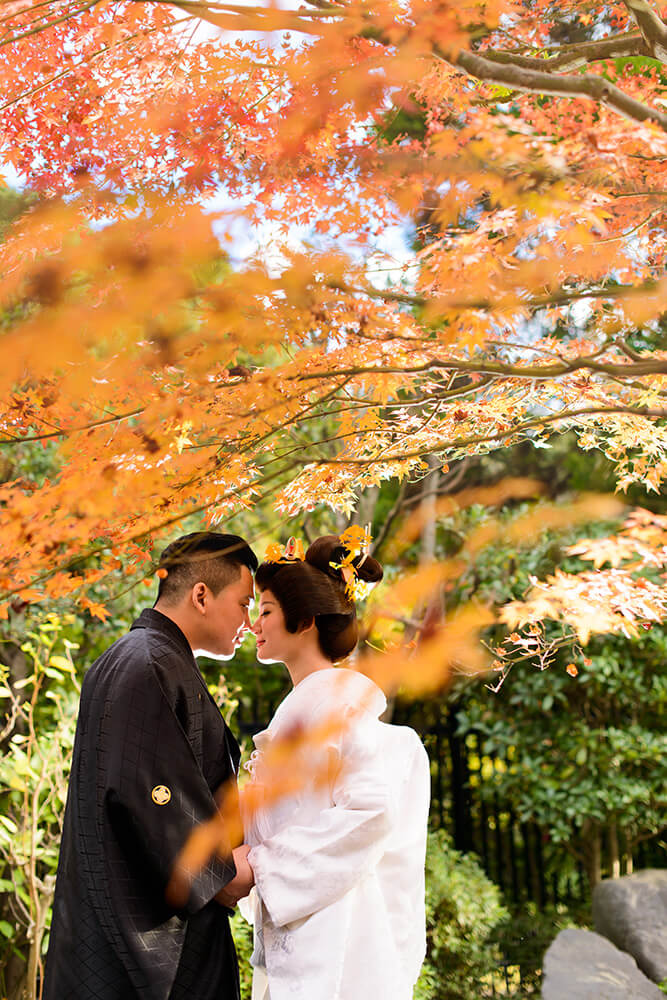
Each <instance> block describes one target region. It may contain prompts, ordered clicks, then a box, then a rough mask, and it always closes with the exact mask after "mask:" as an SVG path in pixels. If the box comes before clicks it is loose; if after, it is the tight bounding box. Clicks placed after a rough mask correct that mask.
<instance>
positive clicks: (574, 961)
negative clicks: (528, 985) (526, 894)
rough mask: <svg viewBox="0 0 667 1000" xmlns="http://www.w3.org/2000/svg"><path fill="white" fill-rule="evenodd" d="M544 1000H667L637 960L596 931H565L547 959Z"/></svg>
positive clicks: (553, 945)
mask: <svg viewBox="0 0 667 1000" xmlns="http://www.w3.org/2000/svg"><path fill="white" fill-rule="evenodd" d="M542 1000H665V995H664V993H662V992H661V991H660V990H659V989H658V987H657V986H656V985H655V983H652V982H651V980H650V979H647V978H646V976H645V975H644V973H643V972H640V970H639V969H638V968H637V964H636V962H635V960H634V959H633V958H632V957H631V956H630V955H628V954H626V953H625V952H624V951H619V949H618V948H616V947H615V946H614V945H613V944H612V943H611V942H610V941H607V939H606V938H603V937H600V935H599V934H595V933H594V932H593V931H585V930H575V929H573V928H572V929H568V930H564V931H561V932H560V934H559V935H558V937H557V938H556V939H555V941H553V942H552V944H551V946H550V947H549V949H548V951H547V953H546V955H545V956H544V976H543V981H542Z"/></svg>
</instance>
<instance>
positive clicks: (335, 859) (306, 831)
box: [43, 532, 430, 1000]
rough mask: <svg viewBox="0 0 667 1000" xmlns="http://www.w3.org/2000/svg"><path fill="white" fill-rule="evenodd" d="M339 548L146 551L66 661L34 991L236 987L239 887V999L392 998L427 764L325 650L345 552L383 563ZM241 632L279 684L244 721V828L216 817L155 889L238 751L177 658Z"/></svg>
mask: <svg viewBox="0 0 667 1000" xmlns="http://www.w3.org/2000/svg"><path fill="white" fill-rule="evenodd" d="M351 555H352V554H351V553H350V552H349V550H348V549H347V548H346V547H345V546H344V545H343V544H342V543H341V540H340V538H339V537H338V536H335V535H328V536H323V537H322V538H319V539H317V540H316V541H315V542H314V543H313V544H312V545H311V546H310V548H309V549H308V551H307V552H306V555H305V558H301V559H295V558H293V556H292V555H286V556H284V557H280V558H278V559H276V560H275V561H267V562H264V563H262V564H261V565H260V566H259V567H258V563H257V558H256V556H255V554H254V553H253V551H252V549H250V547H249V546H248V545H247V544H246V542H244V540H243V539H241V538H239V537H238V536H236V535H228V534H220V533H217V532H195V533H194V534H191V535H186V536H184V537H183V538H180V539H178V540H177V541H176V542H173V543H172V544H171V545H170V546H168V547H167V548H166V549H165V551H164V552H163V554H162V557H161V560H160V567H161V570H162V572H159V576H160V577H161V580H160V586H159V591H158V597H157V601H156V603H155V605H154V607H153V608H150V609H145V610H144V611H142V613H141V615H140V616H139V618H138V619H137V620H136V621H135V622H134V624H133V625H132V627H131V630H130V632H129V633H128V634H127V635H125V636H123V637H122V638H121V639H119V640H117V642H115V643H114V644H113V645H112V646H111V647H109V649H108V650H106V652H105V653H103V654H102V656H100V657H99V659H98V660H96V662H95V663H94V664H93V665H92V667H91V668H90V669H89V670H88V672H87V673H86V676H85V678H84V682H83V686H82V692H81V703H80V709H79V719H78V724H77V732H76V738H75V745H74V752H73V758H72V770H71V776H70V786H69V792H68V799H67V807H66V810H65V818H64V826H63V836H62V843H61V852H60V860H59V865H58V875H57V881H56V891H55V899H54V905H53V920H52V926H51V934H50V941H49V951H48V955H47V960H46V969H45V976H44V989H43V1000H134V998H137V1000H139V998H141V1000H181V998H183V1000H185V998H187V1000H237V998H238V997H239V979H238V967H237V962H236V955H235V951H234V944H233V941H232V936H231V931H230V927H229V915H230V914H231V913H232V910H233V907H234V906H235V905H236V903H238V902H239V901H240V903H241V909H242V912H243V913H244V915H245V916H246V917H247V918H248V919H250V920H252V922H253V924H254V951H253V955H252V960H251V961H252V964H253V967H254V971H253V1000H368V998H369V991H370V990H375V991H378V994H379V995H382V996H383V997H384V998H386V1000H410V998H412V993H413V987H414V983H415V981H416V979H417V976H418V974H419V969H420V966H421V963H422V960H423V957H424V950H425V928H424V856H425V848H426V821H427V815H428V806H429V784H430V782H429V765H428V758H427V756H426V753H425V751H424V748H423V747H422V745H421V742H420V741H419V739H418V737H417V735H416V734H415V733H414V732H413V731H412V730H410V729H407V728H404V727H398V726H391V725H387V724H385V723H383V722H381V721H380V718H379V717H380V716H381V715H382V713H383V712H384V709H385V707H386V701H385V697H384V695H383V694H382V692H381V691H380V689H379V688H378V687H377V686H376V685H375V684H374V683H373V682H372V681H371V680H369V679H368V678H367V677H365V676H363V675H362V674H360V673H357V672H356V671H354V670H350V669H347V668H344V667H335V666H334V664H335V663H337V662H339V661H341V660H343V659H344V658H345V657H346V656H347V655H348V654H349V653H351V652H352V650H353V649H354V647H355V645H356V641H357V635H358V632H357V619H356V613H355V607H354V602H353V600H352V599H351V598H350V596H348V595H349V587H347V586H346V580H347V577H348V575H349V572H350V567H354V573H355V575H356V576H357V578H359V579H362V580H367V581H375V580H378V579H380V578H381V576H382V569H381V567H380V565H379V564H378V563H377V562H376V561H375V560H373V559H371V558H370V556H368V555H367V554H365V553H361V554H360V555H358V556H356V557H354V559H351ZM345 563H347V564H348V565H347V566H346V565H344V564H345ZM165 571H166V572H165ZM253 573H256V576H255V581H254V583H253ZM344 577H345V579H344ZM255 589H256V591H257V594H255ZM255 596H256V597H257V598H258V603H259V607H258V615H257V619H256V621H255V623H254V624H253V625H252V626H251V625H250V619H249V609H250V605H251V602H252V601H253V599H254V598H255ZM248 630H252V632H253V633H254V635H255V638H256V641H257V658H258V660H259V661H260V662H283V663H285V665H286V666H287V669H288V672H289V674H290V678H291V680H292V684H293V687H292V690H291V691H290V693H289V694H288V695H287V697H286V698H285V699H284V701H283V702H282V704H281V705H280V706H279V707H278V709H277V711H276V713H275V715H274V717H273V719H272V720H271V723H270V724H269V726H268V728H267V729H266V730H265V731H264V732H263V733H259V734H258V735H257V736H256V737H255V747H256V749H255V751H254V752H253V754H252V757H251V759H250V761H249V763H248V765H247V767H248V769H249V770H250V772H251V775H250V780H249V781H248V782H247V784H246V785H245V787H244V788H243V789H242V791H241V811H242V813H243V819H244V839H245V843H244V844H240V845H238V844H235V843H234V842H233V841H232V839H231V838H232V836H233V835H232V833H231V831H230V838H229V842H228V843H227V844H226V845H224V844H221V845H220V847H219V849H218V851H217V852H216V853H215V854H214V855H213V856H212V857H211V858H209V860H208V861H207V863H205V864H204V865H203V866H201V867H199V868H198V870H196V871H192V872H190V873H189V878H188V886H189V888H188V893H187V898H186V899H184V900H183V901H180V902H179V904H178V906H175V905H174V904H173V902H172V903H170V902H169V897H168V893H167V887H168V886H169V884H170V881H171V879H172V876H173V875H174V870H175V865H176V864H177V862H178V859H179V855H180V854H181V851H182V850H183V848H184V845H185V844H186V843H187V842H188V841H189V838H190V836H191V835H192V834H193V833H194V832H195V831H196V830H197V828H199V827H200V826H202V825H204V824H206V823H207V821H209V820H210V819H211V818H212V817H214V816H216V815H218V810H219V807H220V806H221V795H222V794H223V792H224V790H225V789H228V788H229V783H230V782H233V781H234V780H235V777H236V775H237V772H238V767H239V760H240V751H239V746H238V743H237V742H236V740H235V738H234V737H233V735H232V734H231V732H230V730H229V728H228V727H227V725H226V723H225V722H224V720H223V718H222V716H221V714H220V712H219V710H218V708H217V706H216V704H215V702H214V701H213V698H212V696H211V694H210V692H209V691H208V688H207V687H206V684H205V682H204V679H203V677H202V675H201V673H200V671H199V668H198V666H197V663H196V661H195V658H194V656H195V653H203V654H207V655H209V656H213V657H216V658H220V659H229V658H230V657H231V656H233V654H234V651H235V649H236V647H237V646H238V645H239V643H240V642H241V639H242V638H243V635H244V634H245V633H246V632H247V631H248ZM309 737H310V738H309ZM288 746H289V747H290V752H289V755H288V756H287V757H286V756H285V754H284V753H282V752H281V748H284V747H288ZM272 747H273V748H274V749H276V748H277V751H278V752H276V753H272V752H271V750H272ZM286 771H287V772H288V773H287V774H286V773H285V772H286ZM286 779H287V780H286Z"/></svg>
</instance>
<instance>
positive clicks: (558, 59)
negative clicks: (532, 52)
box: [478, 31, 652, 73]
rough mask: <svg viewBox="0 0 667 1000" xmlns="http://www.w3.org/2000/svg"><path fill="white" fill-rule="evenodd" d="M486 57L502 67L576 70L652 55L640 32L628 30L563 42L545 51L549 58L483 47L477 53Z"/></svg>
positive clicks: (546, 70) (548, 70)
mask: <svg viewBox="0 0 667 1000" xmlns="http://www.w3.org/2000/svg"><path fill="white" fill-rule="evenodd" d="M478 54H479V55H482V56H483V57H484V58H485V59H491V60H492V61H493V62H497V63H500V64H501V65H503V66H516V67H518V68H519V69H529V70H539V71H545V72H548V73H550V72H553V71H554V70H558V71H561V72H562V71H564V70H574V69H580V67H582V66H588V65H590V63H592V62H600V61H603V60H605V59H618V58H619V57H623V56H650V55H651V54H652V52H651V51H649V48H648V46H647V44H646V42H645V41H644V38H643V36H642V35H640V34H639V33H638V32H636V31H633V32H628V33H626V34H624V35H615V36H614V37H613V38H603V39H600V40H599V41H596V42H574V43H573V44H571V45H561V46H559V47H558V48H555V49H547V50H545V55H546V58H544V57H541V56H522V55H521V54H520V53H519V52H513V51H511V50H510V49H484V50H483V51H480V52H479V53H478Z"/></svg>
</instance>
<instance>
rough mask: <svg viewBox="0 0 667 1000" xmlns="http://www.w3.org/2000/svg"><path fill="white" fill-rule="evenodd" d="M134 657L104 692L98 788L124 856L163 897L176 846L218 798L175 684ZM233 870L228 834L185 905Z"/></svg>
mask: <svg viewBox="0 0 667 1000" xmlns="http://www.w3.org/2000/svg"><path fill="white" fill-rule="evenodd" d="M133 660H134V662H130V663H129V664H124V665H123V669H122V671H121V672H120V674H121V676H120V679H119V680H118V681H117V682H116V683H115V684H113V685H112V687H111V689H110V691H108V692H107V697H106V699H105V703H104V710H103V713H102V717H101V719H100V730H99V740H98V754H97V759H98V795H99V794H100V793H101V794H102V795H103V803H102V809H103V811H104V813H105V814H106V822H108V823H109V824H110V825H111V827H112V829H113V831H114V835H115V839H116V842H117V843H118V844H119V846H120V848H121V851H122V853H123V854H124V856H125V862H126V863H129V864H130V865H131V867H132V869H133V870H134V871H136V872H137V873H138V874H139V877H140V878H142V879H143V880H144V882H147V883H149V884H150V885H152V887H153V889H154V892H153V893H152V895H153V896H154V897H155V895H159V896H160V897H161V898H162V899H164V895H165V891H166V888H167V885H168V883H169V881H170V877H171V875H172V870H173V866H174V862H175V860H176V858H177V856H178V854H179V852H180V851H181V849H182V848H183V846H184V844H185V843H186V841H187V839H188V837H189V836H190V835H191V834H192V832H193V830H195V828H196V827H198V826H199V825H200V824H202V823H205V822H206V821H207V820H210V819H211V817H213V816H214V815H215V814H216V812H217V806H216V803H215V800H214V798H213V794H212V791H211V789H210V788H209V786H208V783H207V781H206V779H205V777H204V774H203V772H202V769H201V767H200V765H199V763H198V761H197V758H196V756H195V753H194V751H193V747H192V745H191V743H190V741H189V739H188V737H187V735H186V733H185V731H184V729H183V726H182V725H181V722H180V721H179V718H178V716H177V713H176V706H175V704H174V697H175V694H174V692H169V693H167V692H166V691H165V689H164V687H163V684H162V683H161V681H160V677H159V674H158V673H157V672H156V670H155V668H154V666H153V664H151V663H150V661H149V662H146V661H145V660H144V659H142V658H141V657H136V659H134V658H133ZM183 697H185V695H184V696H183ZM194 697H197V695H196V694H195V695H194ZM221 831H222V827H221ZM121 871H122V864H121V865H120V868H119V875H120V874H121ZM111 874H112V876H113V873H111ZM235 874H236V869H235V866H234V862H233V860H232V857H231V848H230V845H229V844H228V843H226V842H224V839H223V842H222V843H221V844H220V847H219V851H218V853H216V854H214V855H213V856H212V857H211V858H210V859H208V860H204V863H203V867H201V868H200V870H198V871H193V872H192V873H191V884H190V892H189V897H188V898H187V901H185V902H184V904H183V906H182V910H183V911H184V912H186V913H195V912H197V911H198V910H200V909H201V908H202V907H203V906H204V905H205V904H206V903H208V902H210V901H211V900H212V899H213V897H214V896H215V895H216V893H217V892H218V891H219V890H220V889H221V888H222V887H223V886H224V885H226V883H227V882H229V881H230V879H232V878H233V877H234V875H235Z"/></svg>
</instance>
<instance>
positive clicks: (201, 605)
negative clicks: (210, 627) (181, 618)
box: [190, 581, 208, 615]
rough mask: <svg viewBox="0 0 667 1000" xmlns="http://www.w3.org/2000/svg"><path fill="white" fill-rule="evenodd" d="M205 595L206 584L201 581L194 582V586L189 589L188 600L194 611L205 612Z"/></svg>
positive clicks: (206, 593) (201, 613)
mask: <svg viewBox="0 0 667 1000" xmlns="http://www.w3.org/2000/svg"><path fill="white" fill-rule="evenodd" d="M207 597H208V587H207V586H206V584H205V583H202V582H201V581H200V582H199V583H195V585H194V587H193V588H192V590H191V591H190V601H191V603H192V606H193V608H194V609H195V611H197V612H198V613H199V614H200V615H205V614H206V599H207Z"/></svg>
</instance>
